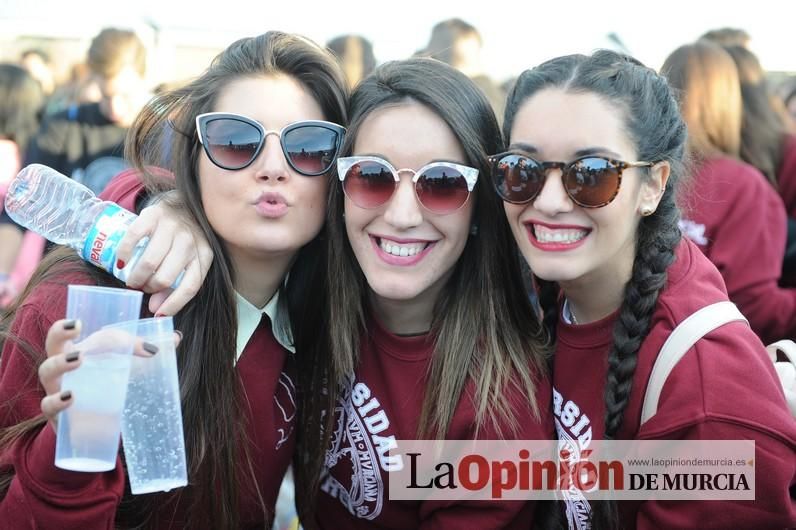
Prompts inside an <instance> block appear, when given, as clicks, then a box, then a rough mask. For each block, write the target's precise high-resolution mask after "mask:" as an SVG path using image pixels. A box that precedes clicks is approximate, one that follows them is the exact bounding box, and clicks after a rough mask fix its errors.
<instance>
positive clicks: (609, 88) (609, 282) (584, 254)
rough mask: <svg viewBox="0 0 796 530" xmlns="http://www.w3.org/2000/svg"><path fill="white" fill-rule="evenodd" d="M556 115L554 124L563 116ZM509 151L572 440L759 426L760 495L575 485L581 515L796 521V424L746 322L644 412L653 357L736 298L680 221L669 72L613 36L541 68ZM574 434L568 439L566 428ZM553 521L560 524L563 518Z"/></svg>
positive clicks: (505, 157)
mask: <svg viewBox="0 0 796 530" xmlns="http://www.w3.org/2000/svg"><path fill="white" fill-rule="evenodd" d="M551 124H554V125H551ZM505 133H506V136H507V138H508V139H509V141H510V147H509V151H508V152H505V153H502V154H498V155H496V156H494V157H492V160H493V173H492V178H493V183H494V186H495V189H496V191H497V193H498V195H499V196H500V197H501V198H502V199H503V201H504V209H505V214H506V217H507V218H508V221H509V224H510V226H511V229H512V231H513V233H514V237H515V240H516V242H517V244H518V246H519V248H520V251H521V252H522V254H523V256H524V257H525V259H526V261H527V262H528V264H529V265H530V268H531V270H532V271H533V274H534V279H535V281H536V282H537V283H538V285H539V286H540V290H539V293H540V302H541V308H542V310H543V314H544V320H545V324H546V326H547V327H548V328H549V330H550V332H551V333H552V334H553V336H554V337H555V340H556V343H555V354H554V357H553V385H554V394H553V412H554V416H555V423H556V429H557V431H558V434H559V439H560V440H572V441H574V442H573V443H574V444H575V445H576V448H577V449H579V450H584V449H586V448H587V447H588V446H589V444H590V443H591V440H599V439H639V440H642V439H643V440H648V439H686V440H690V439H693V440H735V439H747V440H754V441H755V444H756V451H755V454H756V458H755V469H756V476H755V479H756V484H755V486H756V492H755V499H756V500H755V501H748V502H730V501H726V502H723V501H710V502H681V501H677V502H675V501H645V502H632V503H631V502H625V503H622V502H620V503H619V507H618V508H619V511H618V512H617V504H616V503H615V501H614V502H613V503H612V502H609V501H601V502H595V503H594V504H591V503H590V502H589V501H588V500H587V499H586V498H584V497H583V496H580V495H573V494H568V495H566V496H565V501H566V510H563V509H562V510H560V511H558V512H557V514H558V516H559V518H560V519H563V520H562V521H560V522H562V523H563V524H565V525H566V524H567V523H568V525H569V527H570V528H577V529H581V528H589V527H590V526H591V527H593V528H616V527H618V526H622V527H626V528H689V527H703V526H704V527H711V528H763V527H765V528H774V527H779V528H784V527H792V526H793V525H794V524H795V523H796V505H794V501H793V499H792V497H791V495H790V494H789V488H793V485H794V477H796V456H794V455H795V454H796V453H795V452H794V450H795V449H796V424H795V423H794V420H793V418H792V417H791V416H790V413H789V411H788V409H787V406H786V404H785V400H784V396H783V393H782V389H781V387H780V383H779V381H778V380H777V378H776V375H775V373H774V371H773V369H772V366H771V361H770V360H769V359H768V357H767V354H766V351H765V349H764V348H763V346H762V344H761V343H760V341H759V339H758V338H757V336H756V335H755V334H754V332H753V331H752V330H751V329H750V328H749V327H748V326H747V325H746V324H744V323H741V322H734V323H730V324H726V325H724V326H722V327H720V328H718V329H716V330H715V331H713V332H711V333H710V334H708V335H707V336H706V337H704V338H702V339H701V340H699V341H698V342H697V344H696V345H695V346H694V348H692V350H691V351H689V352H688V354H687V355H685V356H684V357H683V358H682V359H681V360H680V362H679V364H677V365H676V367H675V368H674V369H673V370H672V372H671V374H670V375H669V377H668V379H667V380H666V383H665V385H664V387H663V392H662V394H661V396H660V401H659V406H658V411H657V414H655V415H654V416H652V417H651V418H650V419H649V421H647V422H646V423H644V424H643V425H642V424H640V423H641V409H642V401H643V397H644V395H645V390H646V388H647V384H648V380H649V377H650V373H651V369H652V366H653V363H654V361H655V359H656V356H657V355H658V352H659V351H660V349H661V347H662V345H663V343H664V341H665V340H666V338H667V337H668V336H669V334H670V333H671V332H672V330H673V329H674V328H675V327H676V326H677V325H678V324H679V323H680V322H681V321H682V320H683V319H685V318H686V317H688V316H689V315H691V314H692V313H693V312H694V311H696V310H698V309H700V308H702V307H703V306H706V305H708V304H711V303H713V302H718V301H722V300H727V293H726V291H725V288H724V283H723V281H722V278H721V275H720V274H719V272H718V271H717V270H716V268H715V267H714V266H713V265H712V264H711V263H710V262H709V261H708V260H707V258H705V256H704V255H703V254H702V252H700V250H699V249H698V248H697V247H696V245H694V244H693V243H692V242H690V241H689V240H687V239H683V238H682V237H681V234H680V230H679V229H678V221H679V210H678V208H677V205H676V203H675V197H676V193H677V191H678V189H679V188H680V186H681V181H682V180H683V178H684V177H685V175H684V168H683V157H684V152H685V146H686V127H685V123H684V122H683V120H682V118H681V116H680V113H679V108H678V105H677V102H676V101H675V98H674V97H673V94H672V90H671V89H670V88H669V86H668V84H667V82H666V80H665V79H664V78H663V77H661V76H659V75H657V74H656V73H655V72H654V71H652V70H650V69H648V68H646V67H644V66H643V65H641V64H640V63H638V62H637V61H635V60H633V59H631V58H629V57H626V56H622V55H619V54H616V53H614V52H609V51H600V52H596V53H595V54H594V55H592V56H581V55H572V56H567V57H559V58H557V59H553V60H551V61H548V62H545V63H543V64H542V65H540V66H538V67H536V68H533V69H530V70H527V71H526V72H524V73H523V74H522V75H521V76H520V77H519V79H518V80H517V83H516V85H515V87H514V89H513V91H512V93H511V94H510V96H509V99H508V105H507V111H506V119H505ZM562 443H563V442H562ZM550 525H551V526H552V525H553V523H552V522H551V523H550Z"/></svg>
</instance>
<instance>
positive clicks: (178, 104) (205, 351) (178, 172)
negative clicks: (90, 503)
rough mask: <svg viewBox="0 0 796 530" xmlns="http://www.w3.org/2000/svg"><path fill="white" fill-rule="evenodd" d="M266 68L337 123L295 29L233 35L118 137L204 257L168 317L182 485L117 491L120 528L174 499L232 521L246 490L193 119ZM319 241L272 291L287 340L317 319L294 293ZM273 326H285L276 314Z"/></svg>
mask: <svg viewBox="0 0 796 530" xmlns="http://www.w3.org/2000/svg"><path fill="white" fill-rule="evenodd" d="M273 74H285V75H288V76H291V77H293V78H295V79H296V80H297V81H299V82H300V83H301V84H302V86H303V87H304V88H305V89H306V90H307V91H308V92H309V93H310V94H311V95H312V96H313V97H314V98H315V99H316V101H317V102H318V103H319V105H320V107H321V109H322V110H323V113H324V118H325V119H327V120H329V121H333V122H337V123H340V124H345V122H346V116H347V114H346V98H347V89H346V85H345V80H344V77H343V75H342V72H341V70H340V68H339V67H338V65H337V63H336V62H335V60H334V58H333V57H332V56H331V55H330V54H328V53H327V52H325V51H324V50H323V49H321V48H319V47H318V46H316V45H315V44H314V43H312V42H310V41H308V40H306V39H304V38H302V37H298V36H294V35H289V34H284V33H280V32H269V33H266V34H264V35H260V36H258V37H253V38H246V39H241V40H239V41H237V42H235V43H233V44H232V45H230V46H229V47H228V48H227V49H226V50H224V51H223V52H222V53H221V54H220V55H218V56H217V57H216V58H215V59H214V60H213V62H212V63H211V65H210V66H209V68H208V69H207V70H206V71H205V72H204V73H203V74H202V75H201V76H199V77H198V78H197V79H196V80H194V81H192V82H191V83H189V84H187V85H185V86H183V87H181V88H178V89H175V90H173V91H170V92H165V93H163V94H160V95H159V96H157V97H156V98H154V99H153V100H152V101H151V102H150V103H149V104H147V106H146V107H145V108H144V109H143V110H142V111H141V113H140V114H139V115H138V117H137V119H136V121H135V123H134V124H133V127H132V129H131V131H130V133H129V135H128V138H127V144H126V152H127V155H128V157H129V158H130V160H131V161H132V162H133V164H134V165H135V166H136V167H137V168H138V169H139V170H140V171H141V172H142V174H144V175H145V176H146V178H147V180H148V181H149V182H148V186H149V187H150V189H156V188H157V189H160V188H162V187H163V186H164V183H163V180H162V178H158V176H157V175H154V174H150V173H149V172H148V169H147V168H148V167H149V166H150V165H160V166H163V167H167V168H168V169H170V170H171V171H172V173H174V176H175V181H174V183H176V188H177V190H178V192H177V196H176V200H174V201H172V203H173V205H174V206H175V207H177V208H179V209H180V211H181V213H182V214H183V215H185V216H186V217H187V218H188V219H189V220H190V221H191V222H192V223H193V224H195V225H196V226H198V227H199V228H200V230H201V231H202V234H203V236H204V237H205V239H206V240H207V241H208V243H209V244H210V246H211V248H212V250H213V254H214V261H213V264H212V266H211V268H210V270H209V271H208V274H207V277H206V279H205V281H204V283H203V285H202V287H201V288H200V290H199V292H198V294H197V295H196V296H195V297H194V298H193V299H192V300H191V301H190V302H189V303H188V304H187V305H186V306H185V307H184V308H183V309H182V310H181V311H180V313H179V314H178V315H176V316H175V326H176V328H177V329H181V330H185V331H186V333H185V336H184V339H183V341H182V342H181V343H180V346H179V348H178V368H179V374H180V392H181V399H182V408H183V423H184V428H185V445H186V453H187V463H188V476H189V486H188V487H186V488H183V489H182V490H179V491H177V492H172V493H168V494H158V495H148V496H135V497H133V496H131V495H129V492H127V493H126V494H125V497H124V498H123V499H122V502H121V504H120V506H119V510H118V511H117V518H116V522H117V524H118V525H119V526H121V527H125V528H128V527H146V526H152V524H154V520H153V519H154V517H153V514H154V513H156V511H157V508H158V507H159V506H162V505H163V504H165V503H167V502H170V501H174V502H179V504H180V506H184V507H185V508H186V509H185V513H186V514H188V517H189V519H188V521H186V525H187V527H189V528H193V527H199V526H201V527H210V528H237V527H238V526H239V506H238V496H239V491H240V490H241V488H242V487H247V488H248V487H250V488H253V489H255V491H256V487H257V480H256V477H254V476H253V474H252V467H251V466H250V465H249V466H244V467H243V468H240V467H239V463H240V461H241V460H242V461H244V462H248V451H247V442H246V436H245V433H246V426H245V424H244V420H243V416H242V414H241V413H240V412H239V411H240V408H241V407H240V404H241V403H242V400H241V398H242V391H243V389H242V388H241V387H240V384H239V380H238V378H237V376H236V373H235V368H234V361H235V353H236V330H237V316H236V303H235V296H234V289H233V281H234V273H233V268H232V264H231V262H230V260H229V258H228V257H227V253H226V252H225V245H224V242H223V241H222V240H221V239H220V238H219V237H218V236H217V235H216V234H215V232H214V231H213V228H212V226H211V225H210V222H209V220H208V219H207V216H206V215H205V213H204V208H203V205H202V200H201V194H200V189H199V182H198V178H197V173H198V161H199V156H200V153H201V148H200V145H199V142H198V140H197V137H196V134H195V132H194V125H193V123H194V119H195V117H196V116H197V115H198V114H201V113H203V112H209V111H212V110H214V108H213V107H214V105H215V103H216V100H217V97H218V95H219V94H220V92H221V91H222V90H223V88H224V87H226V86H227V85H228V84H229V83H231V82H233V81H235V80H236V79H240V78H245V77H259V76H264V75H273ZM173 185H174V184H172V186H173ZM319 237H320V236H319ZM319 246H320V241H319V239H318V238H316V240H314V241H312V242H311V243H309V244H308V245H306V246H305V247H304V248H303V249H301V250H300V251H299V253H298V256H297V257H296V260H295V263H294V265H293V268H292V269H291V275H290V281H289V282H288V284H287V286H283V287H282V288H281V289H282V290H281V291H280V293H281V295H280V304H281V306H282V307H281V308H280V312H279V314H280V316H284V315H285V314H287V313H288V312H289V314H290V317H291V319H292V320H293V330H292V331H293V336H294V337H297V340H296V346H297V348H301V347H302V345H303V343H302V342H301V341H300V340H298V337H303V336H307V335H308V333H307V332H306V331H305V330H306V329H307V328H308V327H310V326H311V325H313V320H312V319H313V318H317V313H318V311H316V310H313V306H311V305H310V304H308V303H304V301H308V299H309V294H308V293H311V292H314V291H315V290H317V289H318V288H319V287H318V285H317V284H316V283H313V282H315V278H319V277H321V276H320V275H317V274H314V272H315V270H314V269H315V267H316V266H317V262H318V261H319V260H322V257H320V256H321V254H319V250H318V249H319ZM208 323H212V325H208ZM276 325H281V326H287V325H289V324H288V322H287V321H286V319H283V320H282V321H280V322H277V323H276ZM188 330H190V332H187V331H188ZM241 452H243V459H241V458H240V457H239V454H240V453H241ZM238 471H243V472H244V474H245V475H246V476H240V473H238ZM258 494H259V492H258ZM261 504H262V509H263V520H264V521H266V523H267V522H268V521H270V518H271V517H272V516H273V514H270V513H267V510H266V506H265V505H264V503H263V501H262V499H261Z"/></svg>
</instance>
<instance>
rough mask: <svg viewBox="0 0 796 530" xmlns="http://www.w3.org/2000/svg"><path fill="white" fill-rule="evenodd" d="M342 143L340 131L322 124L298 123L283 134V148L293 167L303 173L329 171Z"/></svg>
mask: <svg viewBox="0 0 796 530" xmlns="http://www.w3.org/2000/svg"><path fill="white" fill-rule="evenodd" d="M339 145H340V133H339V132H338V131H335V130H332V129H329V128H327V127H324V126H321V125H314V124H297V125H296V126H295V127H291V128H289V129H288V130H286V131H285V132H284V133H283V134H282V148H283V149H284V151H285V156H286V157H287V158H288V160H290V164H291V165H292V166H293V169H295V170H296V171H298V172H299V173H301V174H302V175H310V176H312V175H320V174H323V173H326V172H327V171H329V169H330V168H331V167H332V164H333V163H334V160H335V156H336V155H337V147H338V146H339Z"/></svg>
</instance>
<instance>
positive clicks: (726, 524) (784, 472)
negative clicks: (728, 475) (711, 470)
mask: <svg viewBox="0 0 796 530" xmlns="http://www.w3.org/2000/svg"><path fill="white" fill-rule="evenodd" d="M671 438H678V439H681V440H754V442H755V461H754V466H755V500H754V501H701V502H700V501H647V502H644V503H641V505H640V507H639V510H638V513H637V515H636V528H638V530H647V529H649V530H653V529H658V528H755V529H764V528H796V501H795V500H794V499H793V498H792V497H791V495H790V493H789V490H790V491H793V488H794V487H795V486H796V454H795V453H794V447H793V445H792V444H789V443H787V442H786V441H785V440H784V439H780V438H775V437H773V436H770V435H768V434H767V433H765V432H763V431H760V430H757V429H754V428H753V427H751V426H744V425H739V424H736V423H733V422H729V421H726V422H725V421H716V420H708V421H705V422H702V423H698V424H696V425H692V426H690V427H689V428H688V429H687V430H685V431H683V432H681V433H680V434H673V435H672V436H671Z"/></svg>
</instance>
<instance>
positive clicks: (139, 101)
mask: <svg viewBox="0 0 796 530" xmlns="http://www.w3.org/2000/svg"><path fill="white" fill-rule="evenodd" d="M86 62H87V64H88V67H89V69H90V71H91V75H92V78H93V80H94V81H95V82H96V84H97V87H98V88H99V91H100V93H101V98H100V100H99V102H97V103H85V104H82V105H77V106H70V107H69V108H67V109H66V110H64V111H62V112H59V113H57V114H54V115H53V116H51V117H49V118H47V119H46V120H44V122H43V123H42V126H41V129H40V131H39V133H38V134H37V135H36V137H35V138H34V139H33V141H32V142H31V145H30V146H29V148H28V152H27V155H26V157H25V164H26V165H27V164H31V163H39V164H44V165H47V166H50V167H52V168H53V169H55V170H57V171H60V172H61V173H63V174H65V175H67V176H71V177H72V178H74V179H75V180H77V181H79V182H82V183H83V184H85V185H86V186H88V187H89V188H91V189H92V190H93V191H94V192H95V193H99V192H101V191H102V189H103V188H104V187H105V185H106V184H107V182H108V181H109V180H110V179H111V177H113V176H114V175H116V174H117V173H119V172H120V171H122V170H123V169H125V168H126V167H127V164H126V162H125V161H124V159H123V158H122V157H123V143H124V138H125V135H126V134H127V129H128V127H129V126H130V124H131V123H132V122H133V119H134V118H135V117H136V115H137V114H138V111H139V110H140V109H141V108H142V107H143V105H144V103H146V101H147V100H148V99H149V96H150V92H149V90H148V88H147V84H146V81H145V75H146V48H145V47H144V44H143V42H141V39H140V38H139V37H138V36H137V35H136V34H135V33H134V32H132V31H127V30H121V29H114V28H106V29H103V30H102V31H101V32H100V33H99V34H98V35H97V36H96V37H94V39H93V40H92V41H91V45H90V47H89V50H88V57H87V60H86Z"/></svg>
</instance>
